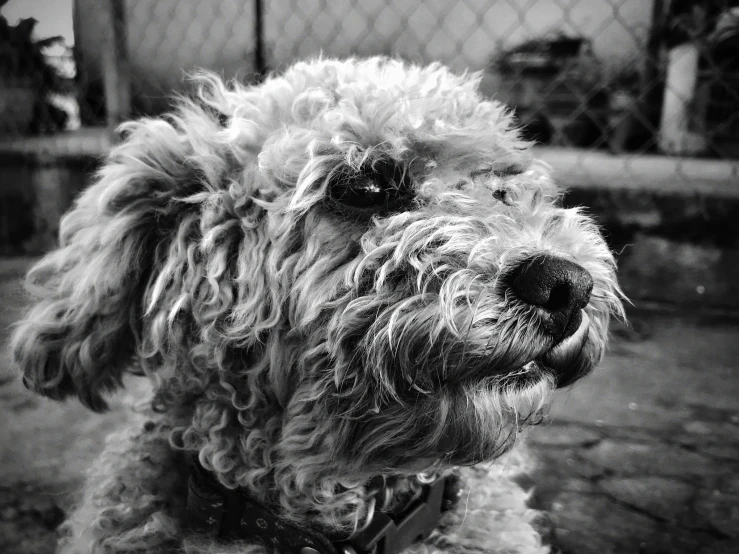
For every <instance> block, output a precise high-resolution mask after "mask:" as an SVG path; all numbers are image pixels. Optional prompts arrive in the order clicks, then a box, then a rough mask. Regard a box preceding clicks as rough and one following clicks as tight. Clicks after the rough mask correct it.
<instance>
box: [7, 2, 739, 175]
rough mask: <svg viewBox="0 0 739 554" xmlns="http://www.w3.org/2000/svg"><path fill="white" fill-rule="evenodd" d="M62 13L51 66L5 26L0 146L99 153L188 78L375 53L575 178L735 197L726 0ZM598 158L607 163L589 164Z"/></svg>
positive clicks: (733, 34) (736, 82)
mask: <svg viewBox="0 0 739 554" xmlns="http://www.w3.org/2000/svg"><path fill="white" fill-rule="evenodd" d="M70 3H71V4H72V6H71V7H72V8H73V9H74V48H73V49H67V50H65V51H64V52H63V53H62V54H60V55H57V58H56V59H51V58H49V57H48V56H44V54H45V53H46V52H47V51H48V49H49V47H51V46H52V45H53V44H54V43H56V42H58V41H57V39H54V38H51V39H47V40H41V41H38V40H37V38H36V37H33V36H32V33H29V32H28V31H29V24H28V23H23V22H21V23H20V24H18V25H15V22H8V21H3V28H2V29H0V39H1V40H2V44H1V45H0V142H2V143H3V144H7V143H8V142H13V143H14V144H16V145H18V144H29V143H32V142H33V140H32V139H29V138H28V137H34V136H35V137H38V136H40V135H44V136H47V137H48V136H51V137H56V139H57V143H58V144H60V145H62V146H60V148H62V147H63V148H67V149H75V148H83V147H81V146H80V141H81V140H83V139H85V138H89V139H90V140H92V141H93V142H94V141H97V142H98V143H99V144H100V145H101V146H100V148H101V149H104V148H105V147H106V145H107V143H106V142H105V141H106V140H107V134H104V133H100V132H98V131H95V129H100V128H105V127H108V128H110V127H111V126H113V125H114V124H115V123H116V122H117V121H119V120H121V119H124V118H127V117H130V116H135V115H140V114H156V113H161V112H162V111H164V110H166V109H167V107H168V104H169V101H170V100H169V99H170V98H171V94H172V92H174V91H181V90H184V89H186V87H187V83H186V79H185V78H184V77H185V74H186V72H187V71H189V70H191V69H193V68H196V67H205V68H209V69H213V70H216V71H219V72H221V73H222V74H224V75H225V76H226V77H237V78H239V79H241V80H245V81H251V80H257V79H258V78H259V77H260V76H261V75H263V74H264V73H265V72H267V71H280V70H281V69H283V68H285V67H286V66H287V65H289V64H290V63H291V62H292V61H294V60H296V59H299V58H305V57H309V56H316V55H318V54H319V53H322V54H323V55H326V56H342V57H343V56H350V55H359V56H365V55H372V54H386V55H392V56H400V57H403V58H407V59H409V60H411V61H415V62H429V61H432V60H439V61H442V62H444V63H446V64H448V65H450V66H451V67H452V68H453V69H454V70H457V71H464V70H474V71H482V75H483V76H482V84H481V89H482V92H483V94H485V95H486V96H490V97H493V98H497V99H498V100H500V101H502V102H504V103H507V104H509V105H510V106H511V107H513V108H514V109H515V111H516V114H517V116H518V118H519V121H520V122H521V124H522V125H523V126H524V129H525V133H526V135H527V136H528V137H529V138H531V139H533V140H536V141H537V142H538V143H540V144H541V145H545V146H551V147H565V148H568V149H575V150H571V151H570V150H568V151H567V154H561V153H558V154H557V155H551V154H549V156H550V157H551V158H552V160H554V161H555V162H557V161H561V160H562V159H564V158H567V156H569V157H570V158H569V159H571V160H574V161H573V162H572V163H574V164H575V165H577V166H578V167H579V168H580V169H582V170H583V171H585V173H586V174H587V175H586V176H585V177H584V178H588V179H592V178H593V176H592V173H593V172H595V173H598V172H601V173H603V172H611V173H613V172H614V171H615V172H619V171H621V172H622V173H623V169H624V168H625V169H626V170H627V174H628V175H629V176H637V175H639V176H641V177H643V174H644V172H645V171H646V172H647V173H649V170H650V168H651V167H654V163H652V161H651V158H649V156H652V155H670V156H678V157H679V159H677V160H676V159H674V158H673V159H672V161H670V162H669V163H668V165H669V167H672V168H674V171H673V173H675V174H676V175H677V176H678V177H680V179H681V181H682V182H683V186H691V182H692V181H693V180H695V179H705V178H706V175H707V174H708V175H713V176H714V177H715V179H717V180H723V181H726V180H734V181H739V174H738V168H737V166H738V165H739V164H737V163H735V162H733V161H732V160H736V159H737V158H739V0H713V1H704V0H394V1H392V2H390V1H384V0H270V1H267V0H70ZM2 4H4V2H1V1H0V6H1V5H2ZM14 25H15V26H14ZM24 33H25V35H26V36H25V38H24V37H21V35H23V34H24ZM19 37H20V38H19ZM24 41H25V42H24ZM24 49H25V53H24ZM74 129H78V131H77V132H76V133H73V134H69V132H66V133H64V134H63V135H60V134H59V133H62V132H64V131H70V130H74ZM79 129H81V130H79ZM90 129H93V130H92V131H91V130H90ZM50 140H51V139H46V143H49V141H50ZM51 141H52V142H53V140H51ZM75 141H76V142H75ZM90 148H91V149H92V150H94V149H95V147H94V145H93V146H92V147H90ZM83 149H84V148H83ZM614 154H618V156H617V158H618V160H619V162H618V165H615V166H609V165H608V163H606V162H604V161H603V160H606V159H607V160H611V162H612V158H613V155H614ZM543 155H544V157H545V158H546V157H547V153H546V151H544V154H543ZM563 156H564V158H563ZM593 156H595V157H593ZM606 156H608V158H606ZM693 159H701V160H702V164H701V165H695V164H692V165H691V162H692V160H693ZM645 160H646V161H645ZM709 160H713V162H709ZM727 160H729V163H727ZM611 162H609V163H611ZM568 163H569V162H568ZM659 163H663V164H665V163H667V162H664V161H661V162H659ZM659 163H658V164H657V165H659ZM604 164H605V165H604ZM706 164H708V166H706ZM706 167H709V169H708V170H706V169H705V168H706ZM608 168H610V169H608ZM612 177H613V175H612ZM655 179H656V177H655ZM663 180H664V179H663Z"/></svg>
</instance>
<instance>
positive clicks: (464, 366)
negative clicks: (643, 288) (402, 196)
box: [12, 58, 621, 552]
mask: <svg viewBox="0 0 739 554" xmlns="http://www.w3.org/2000/svg"><path fill="white" fill-rule="evenodd" d="M477 83H478V76H476V75H461V76H460V75H455V74H453V73H451V72H450V71H448V70H447V69H446V68H444V67H443V66H441V65H438V64H432V65H430V66H427V67H418V66H414V65H409V64H405V63H403V62H400V61H397V60H390V59H385V58H372V59H368V60H348V61H335V60H314V61H311V62H306V63H299V64H296V65H295V66H293V67H292V68H291V69H289V70H288V71H287V72H286V73H285V74H284V75H281V76H273V77H270V78H269V79H267V80H266V81H265V82H264V83H262V84H261V85H258V86H254V87H245V86H243V85H240V84H238V83H223V82H222V81H221V80H219V79H218V78H217V77H215V76H213V75H210V74H200V75H198V76H196V77H195V78H194V85H195V89H196V91H195V93H194V94H193V96H192V97H191V98H185V99H181V100H180V102H179V107H178V109H177V110H176V111H175V112H174V113H172V114H170V115H168V116H166V117H163V118H160V119H144V120H140V121H136V122H132V123H128V124H125V125H124V126H123V127H122V136H123V140H122V143H121V144H120V145H119V146H117V147H115V148H114V149H113V151H112V152H111V154H110V156H109V159H108V160H107V162H106V164H105V166H104V168H103V169H102V170H101V171H100V173H99V175H98V177H97V179H96V183H95V184H94V185H93V186H91V187H90V188H89V189H88V190H87V191H85V193H84V194H83V195H82V196H81V197H80V199H79V200H78V201H77V202H76V204H75V206H74V207H73V209H72V210H71V211H70V213H69V214H68V215H66V216H65V218H64V220H63V223H62V231H61V245H60V248H59V249H58V250H57V251H55V252H53V253H51V254H49V255H48V256H46V257H45V258H44V259H43V260H41V261H40V262H39V263H38V264H37V265H36V266H35V267H34V268H33V269H32V271H31V272H30V274H29V283H30V290H31V291H32V293H33V294H34V295H35V297H36V303H35V305H34V306H33V307H32V308H31V309H30V311H29V312H28V314H27V315H26V316H25V318H24V319H23V320H22V321H21V322H20V323H19V324H18V326H17V328H16V330H15V333H14V335H13V341H12V344H13V352H14V359H15V362H16V364H17V365H18V366H19V367H20V369H21V370H22V372H23V374H24V380H25V382H26V384H27V386H29V387H31V388H33V389H34V390H37V391H38V392H41V393H42V394H46V395H47V396H50V397H53V398H64V397H66V396H69V395H72V394H77V395H78V396H79V398H80V399H81V400H82V402H84V403H85V404H86V405H88V406H89V407H91V408H93V409H98V410H99V409H103V408H104V407H105V401H104V398H103V396H104V394H105V393H106V392H108V391H111V390H113V389H114V388H116V387H117V386H118V385H120V383H121V379H122V376H123V374H124V373H125V372H126V371H132V372H136V373H141V372H143V373H145V374H147V375H149V376H150V377H151V378H152V380H153V382H154V383H155V389H156V391H155V392H156V394H155V399H154V401H153V402H154V406H155V407H156V409H157V410H158V411H159V412H161V414H162V415H161V417H162V418H163V421H165V422H166V426H165V427H166V429H167V437H166V440H168V441H169V443H170V444H171V446H172V447H173V448H174V449H176V450H181V451H184V452H187V453H192V454H194V455H197V457H198V459H199V461H200V463H201V464H202V465H203V466H204V467H205V468H206V469H208V470H210V471H212V472H213V473H214V474H215V475H216V476H217V478H218V479H219V480H220V481H221V483H223V484H224V485H225V486H227V487H230V488H236V487H243V488H245V489H246V490H248V491H250V492H251V494H253V495H254V496H255V497H256V498H258V499H259V500H261V501H263V502H266V503H270V504H273V505H278V506H280V508H281V513H282V515H283V516H284V517H285V518H287V519H289V520H291V521H293V522H295V523H298V524H305V523H308V522H309V523H310V524H312V525H315V526H318V527H322V528H325V529H330V530H331V531H332V532H334V533H343V534H345V535H349V534H351V533H352V532H354V531H356V530H357V529H359V528H361V527H362V526H364V525H365V524H366V523H367V521H368V520H369V518H370V517H371V515H372V511H373V509H374V508H373V507H374V501H373V500H372V499H371V496H372V494H373V493H372V491H371V489H370V488H369V486H368V483H369V482H370V480H371V478H372V477H376V476H377V475H382V476H384V477H385V478H387V479H392V480H393V482H394V483H395V485H394V486H395V489H394V490H395V492H396V494H397V495H401V494H403V493H407V492H409V491H410V492H413V491H417V490H419V489H420V487H421V484H422V483H423V482H424V480H426V479H430V478H433V477H434V476H435V475H438V474H441V473H444V472H447V471H451V470H453V469H454V468H456V467H459V466H472V465H475V464H479V463H481V462H487V461H490V460H494V459H496V458H498V457H500V456H502V455H503V454H504V453H506V452H508V451H509V450H510V449H511V447H512V446H513V444H514V442H515V440H516V438H517V436H518V435H519V433H520V432H521V430H522V429H524V428H525V427H526V426H528V425H531V424H534V423H537V422H539V421H540V420H541V419H542V417H543V416H544V414H545V410H546V406H547V403H548V401H549V398H550V396H551V393H552V391H553V390H554V389H555V387H556V386H557V385H558V384H560V385H561V384H562V383H564V382H572V381H574V380H576V379H577V378H579V377H581V376H582V375H584V374H585V373H587V372H588V371H589V370H590V369H591V368H592V367H593V365H595V364H596V363H597V362H598V361H599V360H600V358H601V356H602V354H603V350H604V348H605V343H606V338H607V326H608V319H609V317H610V315H611V314H620V311H621V304H620V291H619V289H618V285H617V283H616V279H615V264H614V260H613V257H612V255H611V253H610V251H609V250H608V248H607V246H606V244H605V242H604V241H603V239H602V238H601V236H600V234H599V232H598V229H597V228H596V226H595V225H594V224H593V222H592V221H591V220H590V219H589V218H588V217H587V216H586V215H584V214H583V213H582V212H581V211H579V210H577V209H563V208H561V207H560V206H559V205H558V200H559V194H560V193H559V191H558V189H557V188H556V187H555V185H554V184H553V183H552V181H551V179H550V178H549V176H548V173H547V170H546V168H544V167H542V166H541V165H539V164H536V163H534V162H533V161H532V159H531V155H530V153H529V151H528V146H529V145H528V144H527V143H526V142H524V141H522V140H520V138H519V136H518V133H517V131H516V128H515V122H514V121H513V119H512V117H511V115H510V113H509V111H508V110H507V109H506V108H505V107H503V106H502V105H500V104H498V103H496V102H492V101H488V100H485V99H483V98H481V97H480V95H479V94H478V92H477ZM387 167H393V168H396V169H394V170H393V171H395V173H392V172H391V173H392V176H393V177H392V179H393V181H392V183H393V184H392V186H394V187H401V186H406V187H408V188H409V189H411V190H412V192H409V193H408V197H409V198H408V200H407V201H406V203H405V204H404V205H403V206H402V208H400V209H394V210H392V211H389V212H387V213H375V214H370V213H367V212H366V211H365V212H362V211H357V210H355V211H352V210H351V209H349V208H347V207H346V206H344V205H342V204H341V202H339V201H337V200H336V198H335V192H334V187H336V186H337V184H336V183H337V182H338V183H351V182H353V181H354V180H357V179H366V178H367V177H366V176H367V175H375V174H378V172H380V171H381V170H383V168H387ZM398 168H400V169H398ZM373 178H375V177H373ZM401 181H402V183H401ZM403 183H407V184H406V185H403ZM342 186H343V185H342ZM406 192H408V191H406ZM539 253H549V254H553V255H556V256H561V257H564V258H566V259H569V260H572V261H574V262H576V263H578V264H580V265H581V266H582V267H583V268H585V269H586V270H587V271H588V272H589V273H590V274H591V276H592V278H593V282H594V286H593V294H592V298H591V300H590V303H589V304H588V306H587V307H586V308H585V309H584V314H585V315H584V322H585V323H584V324H583V325H582V326H581V328H580V329H579V330H578V332H577V333H576V335H574V336H573V337H571V338H569V339H567V340H566V341H564V342H562V343H561V344H559V345H555V343H554V341H553V339H552V337H549V336H546V335H545V334H543V333H541V332H540V329H539V327H540V325H541V315H540V314H539V313H538V312H537V311H536V310H535V309H533V308H532V307H531V306H528V305H525V304H523V303H521V302H519V301H518V300H517V299H516V298H515V297H514V296H512V295H511V292H510V290H509V289H508V287H507V286H506V285H505V276H506V275H507V274H508V273H509V272H510V271H511V270H512V269H513V268H514V267H516V265H518V264H520V263H522V262H523V261H524V260H526V259H527V258H529V257H530V256H532V255H535V254H539ZM542 357H543V358H542ZM535 359H545V360H546V363H547V364H549V366H550V367H549V369H547V370H544V369H542V367H541V366H540V365H537V364H535V363H533V362H532V361H533V360H535ZM555 374H556V375H555ZM165 427H162V429H164V428H165ZM160 438H161V436H160ZM157 444H160V442H158V443H157ZM174 458H176V456H174ZM103 460H105V458H103ZM101 463H103V464H105V463H106V462H104V461H103V462H101ZM172 463H174V462H172ZM124 466H125V469H123V468H121V467H118V466H116V468H118V469H113V466H111V471H120V472H127V471H136V470H135V465H134V464H133V463H132V464H131V465H126V464H124ZM100 471H101V472H103V473H105V467H104V465H103V467H102V468H101V469H100ZM173 471H174V469H173ZM483 474H484V475H483ZM468 477H469V479H471V480H472V481H474V482H475V483H478V485H475V486H481V487H484V488H487V487H488V485H484V483H490V485H489V486H490V487H492V488H494V489H495V490H499V491H503V492H502V493H501V494H503V495H509V496H510V497H511V498H512V497H514V496H515V497H516V500H515V502H514V504H515V508H511V510H510V512H509V515H510V516H511V517H510V521H509V520H508V519H506V517H507V516H503V515H500V519H499V520H498V522H505V523H501V525H503V526H504V527H506V528H509V529H511V533H512V534H511V535H510V536H511V537H517V536H519V535H517V533H520V536H521V537H525V538H523V539H520V541H519V539H515V538H514V539H511V540H512V542H506V540H504V539H502V538H500V537H497V542H496V537H495V536H493V535H485V532H486V527H485V525H486V524H485V523H484V515H485V513H486V512H484V511H483V512H480V513H477V512H475V513H474V514H473V512H469V518H468V519H467V520H466V521H469V522H471V521H474V522H475V523H474V525H472V527H470V528H469V529H468V530H469V531H470V533H469V534H468V535H469V536H467V538H466V539H461V538H459V537H461V536H462V535H464V534H465V533H466V531H465V530H463V529H462V530H461V529H459V528H457V527H454V525H457V526H458V525H464V521H465V518H460V519H454V518H455V517H457V516H449V517H450V518H451V520H453V522H452V523H450V525H451V527H450V529H452V528H454V530H453V531H448V533H447V534H446V535H445V537H446V538H444V537H439V536H436V537H435V538H434V540H433V541H431V542H430V543H428V545H427V546H426V547H424V548H427V549H428V551H429V552H436V551H438V552H441V551H450V550H454V551H458V550H462V551H463V550H467V549H468V548H471V549H475V548H483V549H484V550H485V551H501V552H503V551H506V552H507V551H517V552H540V551H543V547H542V546H541V543H540V541H539V539H538V535H537V534H536V532H535V531H534V528H533V527H532V525H531V523H532V521H533V519H534V517H535V514H534V513H533V512H532V511H530V510H528V509H527V508H526V506H525V497H526V494H525V493H524V492H523V491H522V490H521V489H520V488H519V487H518V486H517V485H515V484H514V483H513V482H512V481H510V479H509V477H508V476H503V474H502V473H501V474H500V475H497V476H494V475H492V474H488V473H486V472H484V471H483V470H470V472H469V473H468ZM90 486H94V484H91V485H90ZM173 486H174V485H173ZM167 494H171V495H175V492H171V491H170V493H167ZM471 494H472V496H471V497H470V502H471V503H473V504H474V506H472V508H470V506H469V505H466V506H465V509H468V508H470V509H473V510H478V509H479V510H486V511H488V512H490V511H496V510H498V508H495V507H494V506H491V504H490V502H489V499H484V498H478V497H477V496H475V494H476V493H474V492H473V493H471ZM155 496H156V495H155ZM473 496H474V497H475V498H476V500H474V501H473V500H472V497H473ZM398 497H399V496H398ZM164 500H167V499H166V498H165V499H164ZM164 500H163V499H162V498H160V499H159V500H157V502H164ZM171 501H172V498H169V499H168V500H167V501H166V502H164V503H165V504H167V505H169V506H171V505H173V504H168V503H169V502H171ZM100 502H101V503H102V504H104V502H103V501H100ZM152 502H154V501H153V500H152ZM391 502H392V500H391ZM157 505H159V504H156V502H155V503H154V504H153V505H152V506H155V507H154V508H151V507H150V508H151V510H150V511H148V512H147V511H146V510H143V511H142V510H139V511H136V512H135V513H136V514H139V515H133V514H134V512H133V511H132V512H131V514H132V515H131V518H133V519H136V521H133V519H132V520H129V521H127V522H126V523H125V524H124V527H125V529H121V530H115V529H113V528H112V527H108V529H109V532H108V533H109V535H108V536H105V533H104V532H102V531H100V533H98V534H97V535H95V536H94V537H93V538H90V539H89V543H90V545H92V546H91V548H92V549H93V550H94V546H95V545H98V546H101V548H102V545H107V546H106V547H109V549H110V550H111V551H114V552H124V551H138V550H142V549H143V550H145V548H144V547H145V546H146V544H147V541H148V544H149V546H150V547H151V549H153V551H162V552H164V551H167V550H166V548H165V546H163V545H165V543H166V544H169V543H168V542H167V541H171V540H175V539H178V540H179V539H182V540H184V541H185V542H184V543H183V546H182V548H184V549H185V550H186V551H188V552H221V551H223V552H226V551H228V552H231V551H236V550H238V548H242V547H244V545H231V546H230V547H226V546H223V547H221V546H215V545H214V544H213V543H211V542H209V541H208V539H206V538H203V537H199V538H198V537H190V538H188V539H186V540H185V539H184V538H183V537H184V536H185V535H186V534H187V533H186V532H185V531H184V530H182V529H180V528H179V527H178V525H179V524H177V523H176V521H177V520H176V514H173V513H172V511H171V509H169V508H167V507H166V506H163V507H162V506H160V508H159V511H157V509H156V506H157ZM101 509H102V508H101ZM498 511H499V514H503V511H500V510H498ZM79 514H81V515H80V519H81V520H84V521H81V522H80V523H79V526H84V525H87V526H91V525H92V526H93V527H94V526H95V525H98V524H97V523H92V522H94V521H98V519H96V518H99V517H100V513H99V511H96V509H95V508H94V507H92V506H91V505H90V504H89V502H88V504H86V505H85V506H83V507H82V508H81V511H80V512H79ZM137 518H138V519H137ZM147 522H148V523H147ZM470 525H471V524H470ZM97 528H98V529H102V527H100V526H99V525H98V527H97ZM493 528H495V529H499V530H500V528H499V527H496V526H492V527H490V529H493ZM514 528H515V529H516V531H515V532H514V531H513V529H514ZM147 529H148V531H147ZM155 531H156V532H155ZM160 531H161V532H160ZM147 532H151V533H153V534H152V535H147V534H146V533H147ZM490 532H491V533H496V532H497V531H490ZM501 532H502V531H501ZM483 535H485V536H484V537H483ZM85 536H87V535H85ZM149 536H151V537H152V538H151V539H149V538H146V537H149ZM455 537H456V538H455ZM137 541H138V542H137ZM155 541H162V542H161V543H155ZM445 541H446V542H445ZM450 541H451V542H450ZM465 541H467V542H465ZM516 541H519V542H516ZM175 542H177V540H175ZM139 543H141V544H142V545H143V546H142V547H141V548H139ZM452 543H454V544H455V545H456V546H453V545H452ZM475 545H476V546H475ZM517 545H518V546H520V548H518V547H517ZM167 548H169V547H167ZM496 548H498V550H495V549H496ZM516 548H518V549H516ZM137 549H138V550H137ZM421 549H423V548H421ZM246 550H250V549H248V548H247V549H246ZM419 552H420V550H419Z"/></svg>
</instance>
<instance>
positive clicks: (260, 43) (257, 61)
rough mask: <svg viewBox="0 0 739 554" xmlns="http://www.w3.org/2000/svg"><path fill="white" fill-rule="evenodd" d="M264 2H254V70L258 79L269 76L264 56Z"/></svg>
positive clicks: (258, 0)
mask: <svg viewBox="0 0 739 554" xmlns="http://www.w3.org/2000/svg"><path fill="white" fill-rule="evenodd" d="M262 2H263V0H254V43H255V44H254V69H255V70H256V72H257V79H258V80H260V81H261V80H262V79H263V78H264V76H265V75H266V74H267V61H266V60H265V55H264V5H263V3H262Z"/></svg>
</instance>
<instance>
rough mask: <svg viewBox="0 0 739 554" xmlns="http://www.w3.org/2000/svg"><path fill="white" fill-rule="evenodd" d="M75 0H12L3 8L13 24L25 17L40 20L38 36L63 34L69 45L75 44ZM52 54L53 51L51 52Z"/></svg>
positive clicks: (37, 30) (3, 13)
mask: <svg viewBox="0 0 739 554" xmlns="http://www.w3.org/2000/svg"><path fill="white" fill-rule="evenodd" d="M73 2H74V0H10V2H8V3H7V4H6V5H5V6H3V8H2V15H4V16H5V18H6V19H7V20H8V22H9V23H10V24H11V25H14V24H15V23H17V22H18V20H19V19H21V18H24V17H34V18H36V19H37V20H38V24H37V25H36V37H37V38H46V37H50V36H54V35H62V36H63V37H64V39H65V41H66V43H67V46H71V45H72V44H74V35H73V32H72V3H73ZM49 53H50V54H52V52H49Z"/></svg>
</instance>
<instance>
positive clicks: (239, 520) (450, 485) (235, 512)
mask: <svg viewBox="0 0 739 554" xmlns="http://www.w3.org/2000/svg"><path fill="white" fill-rule="evenodd" d="M387 492H388V491H387V490H382V489H381V490H380V494H386V493H387ZM458 496H459V477H458V476H457V475H454V474H452V475H447V476H443V477H439V478H438V479H436V480H435V481H433V482H432V483H429V484H427V485H424V486H423V489H422V491H421V494H420V496H419V497H418V498H416V499H414V500H412V501H411V502H409V503H408V504H407V506H406V507H405V508H404V509H403V510H402V511H401V513H399V514H389V513H386V512H383V511H379V510H376V511H375V512H374V514H373V516H372V519H371V521H370V522H369V524H368V525H367V526H365V528H364V529H362V530H361V531H359V532H358V533H355V534H354V535H352V536H351V537H349V538H348V539H345V540H337V539H336V538H335V537H330V536H328V535H326V534H325V533H322V532H320V531H319V530H316V529H312V528H308V527H298V526H296V525H294V524H292V523H290V522H287V521H285V520H284V519H282V518H281V517H280V515H279V514H278V513H276V512H275V511H273V510H271V509H270V508H269V507H267V506H264V505H262V504H261V503H259V502H257V501H256V500H255V499H254V498H252V497H251V495H249V494H248V493H246V492H245V491H243V490H240V489H237V490H231V489H228V488H226V487H224V486H223V485H221V484H220V483H219V482H218V481H217V480H216V479H215V477H214V476H213V475H212V474H211V473H210V472H209V471H207V470H205V469H204V468H203V467H202V466H201V465H200V463H199V462H197V460H196V459H195V460H193V461H192V462H191V468H190V475H189V479H188V495H187V520H188V521H187V524H188V526H189V527H190V528H191V529H192V530H194V531H197V532H199V533H204V534H208V535H211V536H214V537H216V538H219V539H222V540H242V541H253V542H258V543H262V544H263V545H264V546H265V547H266V548H267V550H268V551H270V552H272V553H273V554H399V553H400V552H401V551H402V550H404V549H405V548H407V547H408V546H410V545H411V544H413V543H414V542H417V541H419V540H423V539H425V538H427V537H428V536H429V535H430V534H431V532H432V531H433V530H434V529H435V528H436V527H437V525H438V524H439V520H440V518H441V515H442V514H443V513H444V512H445V511H448V510H450V509H452V508H453V507H454V505H455V504H456V501H457V498H458Z"/></svg>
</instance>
